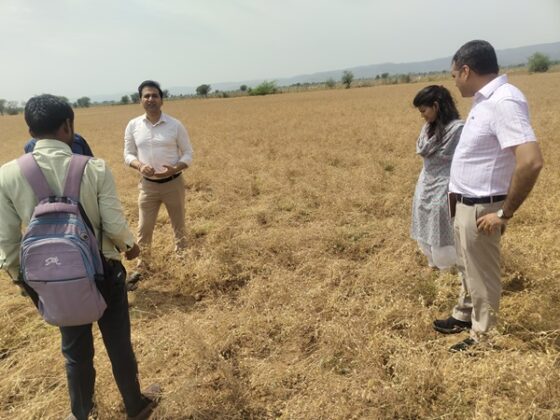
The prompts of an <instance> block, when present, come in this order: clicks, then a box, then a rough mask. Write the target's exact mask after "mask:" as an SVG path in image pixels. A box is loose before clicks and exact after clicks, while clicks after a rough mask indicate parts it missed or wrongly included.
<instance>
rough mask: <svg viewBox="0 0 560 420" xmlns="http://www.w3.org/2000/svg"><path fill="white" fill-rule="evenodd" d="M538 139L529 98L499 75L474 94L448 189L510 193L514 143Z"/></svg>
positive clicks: (471, 193)
mask: <svg viewBox="0 0 560 420" xmlns="http://www.w3.org/2000/svg"><path fill="white" fill-rule="evenodd" d="M533 141H536V138H535V133H534V132H533V129H532V127H531V123H530V121H529V108H528V106H527V100H526V99H525V96H524V95H523V93H521V91H520V90H519V89H517V88H516V87H515V86H513V85H511V84H509V83H508V79H507V75H505V74H504V75H502V76H499V77H496V78H495V79H494V80H492V81H491V82H490V83H488V84H486V85H485V86H484V87H483V88H482V89H480V90H479V91H478V92H477V93H476V94H475V96H474V101H473V105H472V108H471V111H470V112H469V115H468V117H467V120H466V122H465V126H464V128H463V132H462V133H461V138H460V140H459V145H458V146H457V149H455V154H454V155H453V161H452V164H451V177H450V182H449V191H450V192H454V193H459V194H463V195H465V196H468V197H486V196H493V195H502V194H507V192H508V190H509V184H510V181H511V177H512V175H513V171H514V170H515V154H514V150H513V149H512V147H513V146H518V145H520V144H523V143H528V142H533Z"/></svg>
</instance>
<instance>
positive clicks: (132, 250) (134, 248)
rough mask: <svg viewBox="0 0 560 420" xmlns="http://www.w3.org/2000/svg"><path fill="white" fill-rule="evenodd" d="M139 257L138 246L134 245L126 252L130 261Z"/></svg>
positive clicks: (125, 254)
mask: <svg viewBox="0 0 560 420" xmlns="http://www.w3.org/2000/svg"><path fill="white" fill-rule="evenodd" d="M138 255H140V247H139V246H138V244H134V245H133V246H132V248H130V249H129V250H128V251H125V253H124V256H125V258H126V259H127V260H129V261H130V260H133V259H134V258H136V257H137V256H138Z"/></svg>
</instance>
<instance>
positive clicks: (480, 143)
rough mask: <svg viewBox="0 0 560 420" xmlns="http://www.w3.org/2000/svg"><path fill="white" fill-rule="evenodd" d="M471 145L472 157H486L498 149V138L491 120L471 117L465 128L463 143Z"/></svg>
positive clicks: (462, 137)
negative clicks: (485, 155)
mask: <svg viewBox="0 0 560 420" xmlns="http://www.w3.org/2000/svg"><path fill="white" fill-rule="evenodd" d="M463 139H464V140H465V141H467V142H468V144H469V146H470V147H469V149H470V150H469V153H471V154H472V156H477V155H484V154H487V153H488V152H490V151H492V150H494V149H495V147H496V136H495V134H494V130H493V129H492V125H491V122H490V120H488V119H485V118H479V117H476V116H474V117H470V118H469V120H468V121H467V123H466V124H465V126H464V128H463V133H462V136H461V141H462V140H463Z"/></svg>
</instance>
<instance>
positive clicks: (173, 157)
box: [124, 112, 193, 172]
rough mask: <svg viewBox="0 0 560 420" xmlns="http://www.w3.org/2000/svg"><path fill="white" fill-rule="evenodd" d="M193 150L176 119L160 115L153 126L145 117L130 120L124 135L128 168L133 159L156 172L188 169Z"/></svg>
mask: <svg viewBox="0 0 560 420" xmlns="http://www.w3.org/2000/svg"><path fill="white" fill-rule="evenodd" d="M192 155H193V150H192V146H191V142H190V139H189V134H188V132H187V129H186V128H185V126H184V125H183V124H182V123H181V122H180V121H179V120H177V119H175V118H173V117H170V116H169V115H167V114H164V113H163V112H162V113H161V117H160V119H159V121H158V122H156V123H155V124H152V123H151V122H150V120H148V118H147V116H146V114H144V115H141V116H139V117H137V118H134V119H132V120H130V122H129V123H128V125H127V126H126V130H125V132H124V161H125V163H126V164H127V165H130V164H131V163H132V162H133V161H134V160H135V159H137V160H139V161H140V162H142V163H147V164H148V165H150V166H152V167H153V168H154V169H155V170H156V172H161V171H163V170H164V167H163V165H171V166H174V165H176V164H177V163H178V162H183V163H185V164H186V165H187V166H191V163H192Z"/></svg>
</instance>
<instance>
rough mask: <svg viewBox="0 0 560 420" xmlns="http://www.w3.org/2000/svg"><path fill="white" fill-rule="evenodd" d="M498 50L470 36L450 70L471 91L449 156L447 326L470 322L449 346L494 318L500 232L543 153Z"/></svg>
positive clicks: (476, 336) (478, 334)
mask: <svg viewBox="0 0 560 420" xmlns="http://www.w3.org/2000/svg"><path fill="white" fill-rule="evenodd" d="M498 73H499V68H498V61H497V58H496V52H495V51H494V48H493V47H492V45H490V44H489V43H488V42H486V41H470V42H468V43H466V44H465V45H463V46H462V47H461V48H459V50H458V51H457V52H456V53H455V55H454V56H453V60H452V68H451V75H452V77H453V78H454V79H455V84H456V86H457V88H458V89H459V91H460V92H461V95H462V96H463V97H474V100H473V104H472V108H471V111H470V112H469V115H468V117H467V120H466V122H465V126H464V128H463V132H462V134H461V138H460V140H459V145H458V146H457V149H456V150H455V154H454V156H453V162H452V164H451V177H450V182H449V191H450V203H451V204H452V206H451V207H452V213H453V207H454V205H453V203H454V202H455V200H456V213H455V221H454V235H455V247H456V250H457V257H458V262H457V266H458V269H459V272H460V275H461V281H462V285H461V293H460V297H459V301H458V303H457V305H456V306H455V308H454V309H453V313H452V316H451V317H449V318H448V319H446V320H436V321H434V323H433V327H434V329H435V330H436V331H438V332H441V333H444V334H454V333H458V332H461V331H463V330H468V329H470V337H469V338H467V339H465V340H464V341H461V342H459V343H457V344H455V345H453V346H452V347H451V348H450V350H451V351H464V350H467V349H469V348H471V347H473V346H475V345H477V344H478V343H480V342H481V341H484V340H485V339H486V338H487V333H488V332H489V331H490V330H491V329H492V328H493V327H494V326H495V325H496V322H497V314H498V309H499V302H500V295H501V291H502V287H501V282H500V238H501V235H502V234H503V232H504V230H505V227H506V225H507V222H508V220H509V219H511V218H512V217H513V215H514V213H515V211H516V210H517V209H518V208H519V207H520V206H521V204H522V203H523V201H524V200H525V199H526V198H527V196H528V194H529V192H530V191H531V190H532V188H533V186H534V185H535V182H536V180H537V177H538V175H539V172H540V170H541V168H542V166H543V159H542V156H541V151H540V148H539V145H538V144H537V142H536V139H535V134H534V132H533V129H532V128H531V124H530V121H529V111H528V106H527V101H526V99H525V97H524V96H523V94H522V93H521V91H520V90H519V89H517V88H516V87H514V86H512V85H511V84H509V83H508V79H507V75H502V76H500V75H499V74H498Z"/></svg>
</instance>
